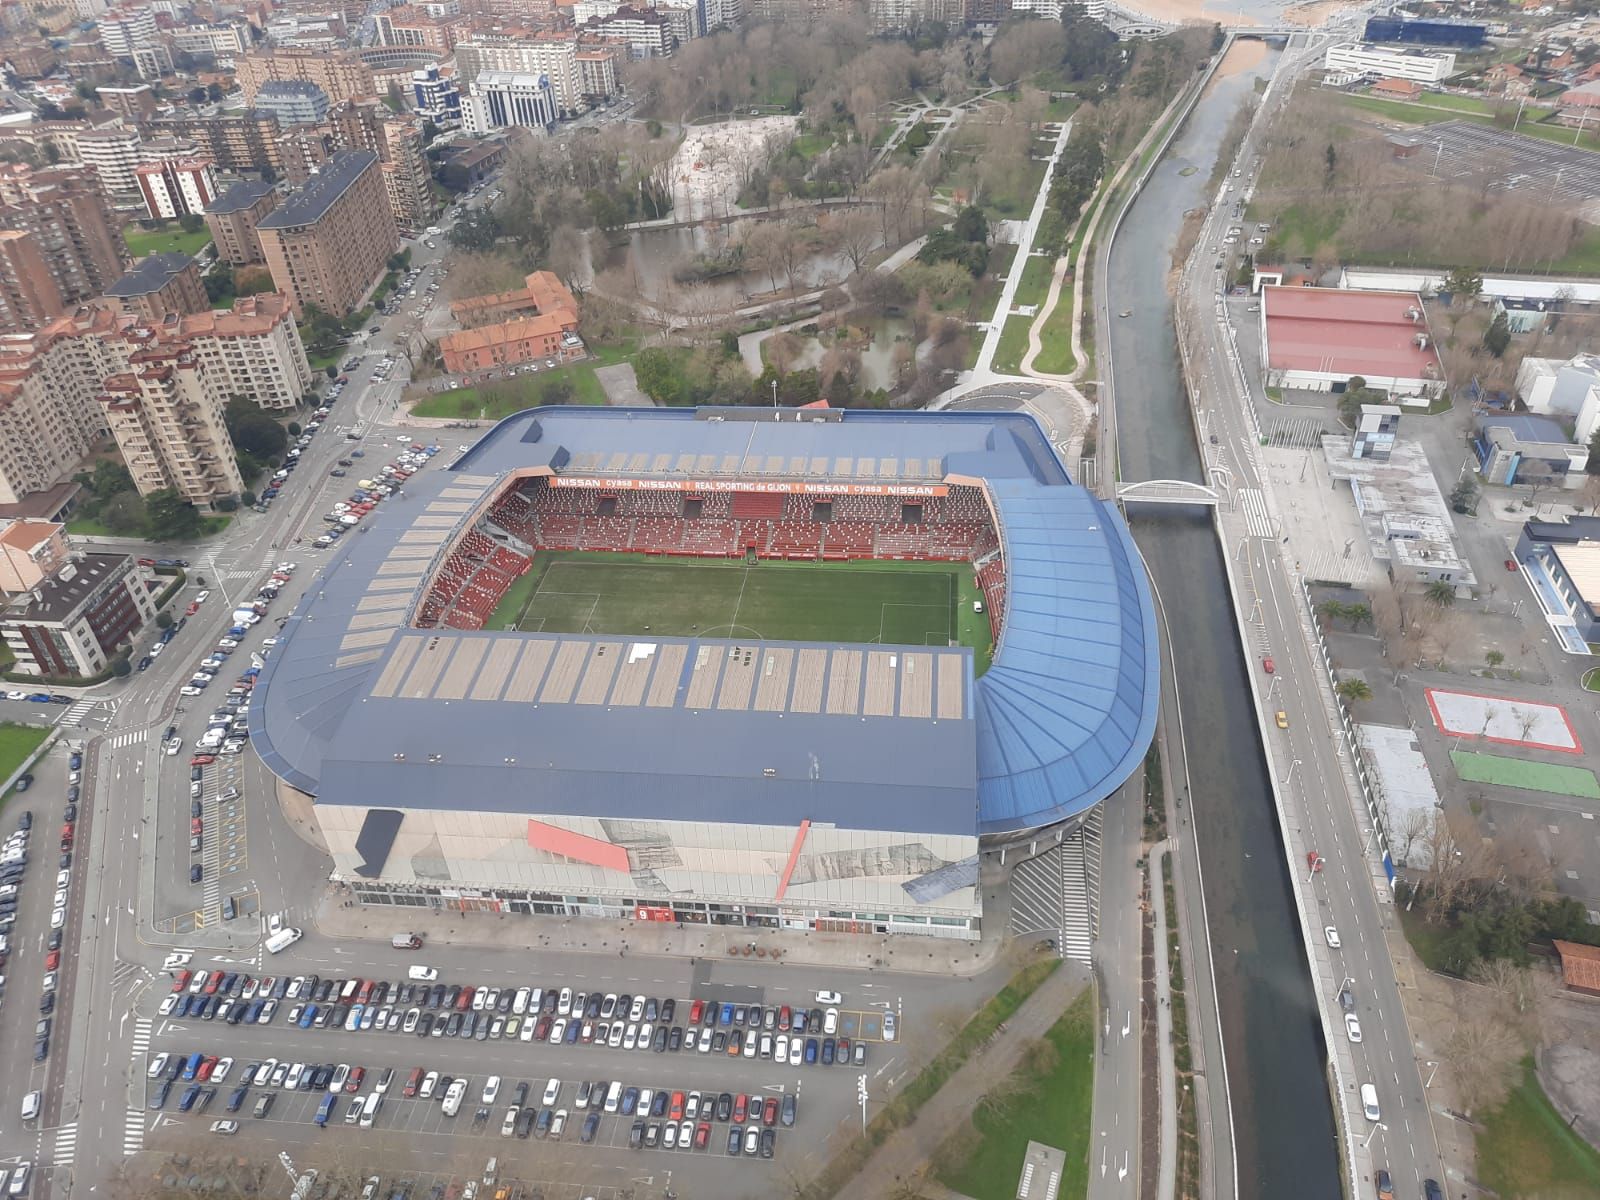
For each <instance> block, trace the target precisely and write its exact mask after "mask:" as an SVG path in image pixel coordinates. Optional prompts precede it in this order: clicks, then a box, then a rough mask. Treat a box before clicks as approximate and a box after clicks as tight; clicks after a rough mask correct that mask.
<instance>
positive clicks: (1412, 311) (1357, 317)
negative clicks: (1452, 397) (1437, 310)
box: [1261, 287, 1444, 397]
mask: <svg viewBox="0 0 1600 1200" xmlns="http://www.w3.org/2000/svg"><path fill="white" fill-rule="evenodd" d="M1261 344H1262V357H1263V359H1264V360H1265V361H1264V374H1265V376H1266V383H1267V386H1269V387H1287V388H1308V389H1311V390H1314V391H1321V392H1326V391H1342V390H1343V389H1344V384H1345V382H1346V381H1347V380H1348V379H1349V378H1350V377H1351V376H1352V375H1360V376H1361V377H1362V378H1364V379H1365V380H1366V381H1367V386H1368V387H1373V388H1380V389H1382V390H1384V391H1388V392H1391V393H1393V394H1394V395H1396V396H1398V397H1405V396H1419V397H1428V396H1433V395H1436V394H1437V393H1438V392H1439V391H1440V390H1441V389H1442V388H1443V386H1444V371H1443V369H1442V368H1441V366H1440V363H1439V352H1438V350H1437V349H1436V348H1435V346H1434V341H1433V334H1432V331H1431V330H1430V329H1429V328H1428V315H1427V313H1426V311H1425V310H1424V309H1423V307H1422V299H1421V297H1419V296H1417V295H1416V294H1415V293H1414V292H1351V291H1341V290H1336V289H1333V288H1290V287H1264V288H1262V289H1261Z"/></svg>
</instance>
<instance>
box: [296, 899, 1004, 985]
mask: <svg viewBox="0 0 1600 1200" xmlns="http://www.w3.org/2000/svg"><path fill="white" fill-rule="evenodd" d="M347 897H348V894H347V893H346V892H344V891H343V890H342V888H340V887H338V885H336V887H335V889H333V890H329V891H328V892H327V893H325V894H324V895H323V897H322V899H321V901H320V902H319V903H318V905H317V910H316V915H315V917H314V919H313V924H315V926H316V928H317V931H318V932H319V933H322V934H324V935H326V936H327V937H331V938H359V939H362V940H373V939H377V938H383V939H387V938H389V937H390V936H392V935H393V934H396V933H407V932H410V933H418V934H421V935H422V937H423V939H424V940H425V941H427V942H442V943H446V944H449V945H454V946H483V947H487V948H497V949H502V950H506V949H513V948H515V949H519V950H555V951H566V952H571V953H577V954H602V953H603V954H612V953H615V954H617V955H618V956H619V957H625V956H627V955H634V956H639V955H645V956H650V957H658V958H660V957H667V958H688V959H698V958H705V959H713V960H732V959H738V960H741V961H744V962H750V963H761V962H771V963H773V964H774V965H776V966H780V967H781V966H784V965H786V964H789V963H793V964H796V965H801V966H817V967H844V968H850V969H855V970H865V971H877V970H882V971H893V972H899V973H918V974H922V973H927V974H933V975H957V976H961V977H963V978H966V977H970V976H973V975H979V974H982V973H983V972H984V971H987V970H988V969H989V968H990V967H992V966H994V964H995V961H996V960H997V958H998V957H999V955H1000V952H1001V949H1002V947H1003V945H1004V936H1003V934H997V935H995V936H992V937H988V938H985V939H983V940H982V941H977V942H963V941H954V940H951V939H948V938H936V937H917V936H906V935H898V936H893V937H889V936H879V935H871V936H865V935H862V934H850V933H818V932H815V931H812V930H799V929H753V928H749V927H746V926H742V925H680V924H676V923H670V924H669V923H666V922H659V921H617V920H612V919H609V918H600V917H547V916H532V917H529V916H523V915H521V914H519V913H490V912H451V911H436V910H434V909H431V908H383V907H378V906H362V905H358V904H351V906H350V907H348V908H346V907H345V903H346V900H347ZM1002 927H1003V923H1002ZM751 946H753V947H754V949H753V950H751V951H750V953H748V954H746V953H745V950H746V947H751Z"/></svg>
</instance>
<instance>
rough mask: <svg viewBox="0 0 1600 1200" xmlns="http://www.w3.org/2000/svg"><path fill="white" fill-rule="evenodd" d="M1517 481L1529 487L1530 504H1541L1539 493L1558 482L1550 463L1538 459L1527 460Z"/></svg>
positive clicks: (1519, 470)
mask: <svg viewBox="0 0 1600 1200" xmlns="http://www.w3.org/2000/svg"><path fill="white" fill-rule="evenodd" d="M1517 480H1518V482H1520V483H1525V484H1527V485H1528V502H1529V503H1530V504H1537V503H1539V493H1540V492H1542V491H1544V490H1545V488H1547V487H1550V486H1551V485H1552V484H1554V483H1555V482H1556V473H1555V472H1554V471H1552V470H1551V469H1550V465H1549V464H1548V463H1542V462H1539V461H1538V460H1537V459H1525V460H1524V461H1523V464H1522V466H1521V468H1520V469H1518V471H1517Z"/></svg>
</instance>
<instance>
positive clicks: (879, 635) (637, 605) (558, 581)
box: [484, 551, 990, 672]
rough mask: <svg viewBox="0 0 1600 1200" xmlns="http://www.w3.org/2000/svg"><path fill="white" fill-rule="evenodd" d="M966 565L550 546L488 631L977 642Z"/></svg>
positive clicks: (980, 622)
mask: <svg viewBox="0 0 1600 1200" xmlns="http://www.w3.org/2000/svg"><path fill="white" fill-rule="evenodd" d="M977 598H978V591H977V589H976V587H975V585H974V583H973V580H972V569H971V568H970V567H969V566H967V565H966V564H964V563H902V562H850V563H795V562H777V561H772V560H764V561H760V562H756V563H747V562H745V561H744V560H743V559H732V560H729V559H704V558H660V557H656V556H653V555H642V554H591V553H586V552H576V551H543V552H541V553H539V554H537V555H535V556H534V560H533V566H532V568H531V569H529V571H528V572H527V574H525V575H523V576H522V577H521V578H520V579H518V580H517V581H516V582H515V583H513V584H512V585H511V589H510V591H508V592H507V593H506V596H505V599H503V600H502V601H501V602H500V605H499V607H498V608H496V609H495V611H494V614H493V615H492V616H491V617H490V618H489V621H488V622H487V623H486V624H485V626H484V628H486V629H520V630H524V631H526V632H533V633H603V634H621V635H631V636H638V635H641V634H647V633H651V634H657V635H660V636H663V637H721V638H738V637H749V638H764V639H767V640H770V641H819V642H882V643H886V644H892V645H901V646H905V645H910V646H946V645H949V644H950V643H951V642H952V641H955V642H958V643H960V644H961V645H965V646H971V647H972V648H973V650H974V651H975V652H976V655H977V660H978V661H977V666H978V670H979V671H980V672H981V671H982V670H983V669H984V668H986V667H987V666H988V659H989V650H990V647H989V619H988V617H987V616H984V615H983V614H980V613H975V612H973V608H972V602H973V600H975V599H977Z"/></svg>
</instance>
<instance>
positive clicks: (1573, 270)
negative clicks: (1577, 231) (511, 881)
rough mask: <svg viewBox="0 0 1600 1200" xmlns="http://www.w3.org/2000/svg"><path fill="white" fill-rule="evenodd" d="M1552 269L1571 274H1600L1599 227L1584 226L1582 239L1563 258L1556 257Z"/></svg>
mask: <svg viewBox="0 0 1600 1200" xmlns="http://www.w3.org/2000/svg"><path fill="white" fill-rule="evenodd" d="M1552 270H1554V271H1558V272H1562V273H1565V274H1571V275H1595V274H1600V229H1596V228H1593V227H1592V226H1585V227H1584V234H1583V240H1582V241H1581V242H1579V243H1578V244H1577V245H1576V246H1574V247H1573V248H1572V250H1571V251H1570V252H1569V253H1568V254H1567V255H1566V256H1565V257H1564V258H1558V259H1556V261H1555V263H1554V264H1553V265H1552Z"/></svg>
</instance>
